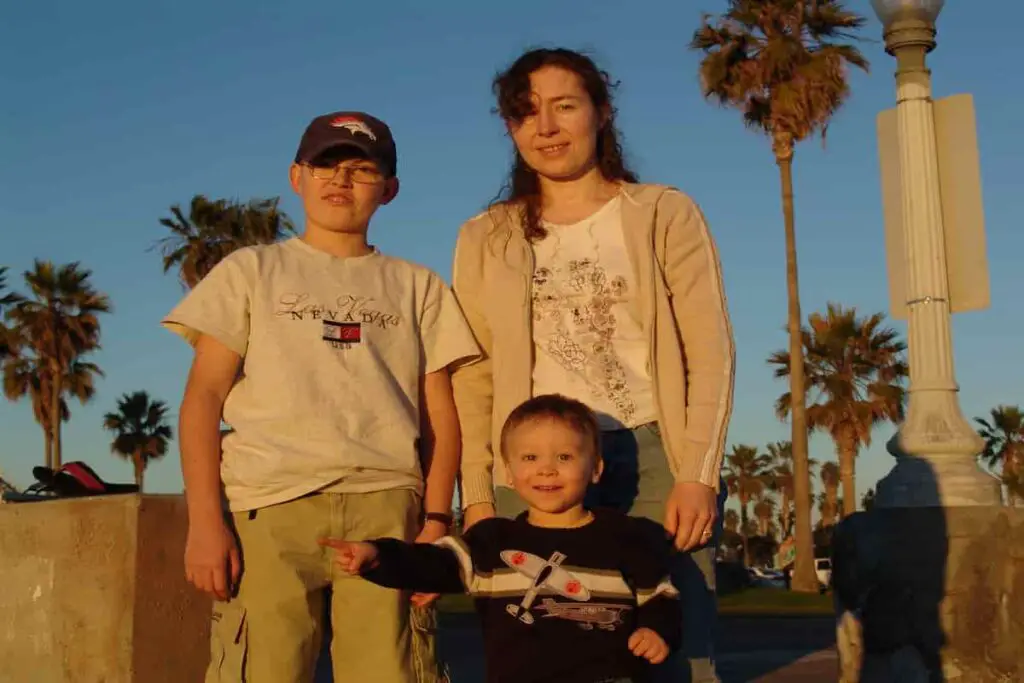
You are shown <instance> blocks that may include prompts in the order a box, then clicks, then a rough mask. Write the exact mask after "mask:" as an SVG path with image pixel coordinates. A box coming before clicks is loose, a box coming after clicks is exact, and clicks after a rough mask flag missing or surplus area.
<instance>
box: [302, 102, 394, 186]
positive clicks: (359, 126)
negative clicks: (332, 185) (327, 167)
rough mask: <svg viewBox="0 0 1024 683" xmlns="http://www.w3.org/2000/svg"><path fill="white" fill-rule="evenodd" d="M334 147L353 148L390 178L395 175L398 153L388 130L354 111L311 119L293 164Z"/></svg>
mask: <svg viewBox="0 0 1024 683" xmlns="http://www.w3.org/2000/svg"><path fill="white" fill-rule="evenodd" d="M334 147H354V148H356V149H358V150H359V151H360V152H362V153H363V154H365V155H366V156H367V157H369V158H370V159H373V160H374V161H376V162H377V163H378V164H380V165H381V167H382V170H383V171H384V172H386V173H388V174H390V175H392V176H394V175H397V172H398V150H397V149H396V148H395V139H394V138H393V137H392V136H391V129H390V128H388V126H387V124H386V123H384V122H383V121H381V120H380V119H378V118H374V117H373V116H370V115H369V114H365V113H363V112H358V111H338V112H334V113H333V114H324V115H323V116H318V117H316V118H315V119H313V120H312V121H311V122H310V123H309V125H308V126H307V127H306V132H305V133H303V134H302V140H301V141H299V149H298V151H297V152H296V153H295V163H297V164H301V163H309V162H311V161H313V160H314V159H316V158H317V157H318V156H320V155H321V154H323V153H324V152H326V151H327V150H329V149H332V148H334Z"/></svg>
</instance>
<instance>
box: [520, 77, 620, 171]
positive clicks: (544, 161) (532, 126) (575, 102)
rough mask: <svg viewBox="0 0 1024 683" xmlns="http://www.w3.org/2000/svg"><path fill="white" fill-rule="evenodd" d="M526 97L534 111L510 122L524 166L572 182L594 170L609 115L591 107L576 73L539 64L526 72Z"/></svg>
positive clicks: (588, 96)
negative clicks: (528, 82) (527, 84)
mask: <svg viewBox="0 0 1024 683" xmlns="http://www.w3.org/2000/svg"><path fill="white" fill-rule="evenodd" d="M530 101H531V102H532V103H533V113H532V114H530V115H529V116H527V117H525V118H524V119H523V120H522V121H519V122H516V121H509V123H508V129H509V133H510V134H511V135H512V140H513V141H514V142H515V144H516V148H517V149H518V150H519V154H520V155H522V157H523V159H524V160H525V161H526V163H527V165H529V166H530V168H532V169H533V170H535V171H536V172H537V173H539V174H540V175H541V176H542V177H546V178H549V179H552V180H571V179H573V178H578V177H580V176H582V175H583V174H585V173H586V172H587V171H589V170H590V169H592V168H593V167H594V166H595V165H596V164H597V136H598V132H599V131H600V129H601V127H602V126H603V125H604V121H605V119H606V118H607V117H606V116H605V114H604V113H603V112H600V111H598V109H597V108H596V107H595V106H594V103H593V101H591V99H590V95H589V94H587V91H586V90H585V89H584V87H583V82H582V80H581V79H580V77H579V76H578V75H576V74H575V73H573V72H572V71H569V70H567V69H563V68H561V67H557V66H545V67H541V68H540V69H538V70H536V71H534V72H533V73H532V74H530Z"/></svg>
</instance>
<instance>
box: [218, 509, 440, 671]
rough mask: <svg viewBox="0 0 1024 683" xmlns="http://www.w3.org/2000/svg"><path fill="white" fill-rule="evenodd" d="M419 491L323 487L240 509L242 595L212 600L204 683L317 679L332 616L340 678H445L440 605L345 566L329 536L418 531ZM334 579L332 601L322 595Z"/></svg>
mask: <svg viewBox="0 0 1024 683" xmlns="http://www.w3.org/2000/svg"><path fill="white" fill-rule="evenodd" d="M419 511H420V498H419V496H418V495H417V494H416V493H415V492H414V491H407V490H391V491H379V492H373V493H354V494H348V493H346V494H342V493H318V494H313V495H309V496H304V497H302V498H299V499H297V500H293V501H289V502H287V503H282V504H280V505H274V506H271V507H267V508H262V509H260V510H257V511H254V512H239V513H234V515H233V521H234V524H235V528H236V530H237V534H238V539H239V544H240V547H241V551H242V565H243V571H242V579H241V582H240V585H239V590H238V596H237V598H235V599H233V600H231V601H230V602H226V603H222V602H218V603H215V604H214V608H213V621H212V624H211V634H210V636H211V638H210V640H211V660H210V666H209V668H208V670H207V675H206V683H313V680H314V671H315V670H316V664H317V659H318V658H319V656H320V652H321V646H322V638H323V632H324V623H323V621H324V619H323V617H324V615H325V614H328V613H329V615H330V620H331V624H330V625H331V630H332V632H333V634H332V638H331V641H332V642H331V644H330V647H331V661H332V664H333V673H334V681H335V683H350V682H351V683H356V682H359V683H374V682H378V681H379V682H380V683H442V682H443V681H444V680H445V679H444V677H443V676H442V675H440V674H439V670H438V665H437V663H436V660H435V656H434V652H435V650H434V647H435V646H434V635H435V631H436V617H435V615H434V612H433V608H430V609H428V610H420V609H414V608H411V606H410V604H409V595H408V594H407V593H405V592H400V591H395V590H390V589H386V588H381V587H379V586H376V585H374V584H372V583H370V582H368V581H365V580H363V579H361V578H359V577H353V576H349V575H347V574H345V573H344V572H341V571H340V570H338V569H337V568H336V567H335V566H334V563H333V556H332V552H333V551H331V550H330V549H327V548H322V547H320V545H319V544H318V540H319V539H320V538H324V537H336V538H345V539H349V540H366V539H369V538H379V537H393V538H405V539H409V540H411V539H412V538H414V537H415V535H416V533H417V531H418V526H419V521H418V520H419ZM327 588H330V589H331V593H330V595H331V596H332V598H331V604H330V606H329V609H328V606H327V605H325V604H324V601H325V594H326V590H325V589H327Z"/></svg>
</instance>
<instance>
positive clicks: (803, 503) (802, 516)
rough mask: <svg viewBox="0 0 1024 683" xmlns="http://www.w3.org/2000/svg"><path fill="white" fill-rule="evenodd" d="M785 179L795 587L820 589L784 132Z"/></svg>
mask: <svg viewBox="0 0 1024 683" xmlns="http://www.w3.org/2000/svg"><path fill="white" fill-rule="evenodd" d="M772 143H773V144H772V147H773V151H774V152H775V162H776V163H777V164H778V166H779V176H780V178H781V181H782V214H783V218H784V221H785V225H786V289H787V292H788V295H789V297H788V298H789V393H790V397H791V401H792V403H791V406H790V425H791V427H792V436H791V439H790V440H791V441H792V442H793V498H794V503H795V504H794V507H795V508H796V510H795V515H796V519H795V527H796V528H795V532H796V533H795V534H794V536H795V539H794V540H795V544H796V561H795V562H794V564H793V580H792V584H791V587H792V589H793V590H794V591H800V592H806V593H811V592H816V591H817V590H818V581H817V579H816V578H815V576H814V537H813V535H812V532H811V506H810V495H811V468H810V462H809V457H810V455H809V453H808V444H807V397H806V388H805V386H804V349H803V338H802V336H801V334H800V327H801V322H802V319H801V316H800V286H799V278H798V276H797V268H796V226H795V219H794V213H793V138H792V136H790V135H788V134H785V133H780V134H777V135H776V136H775V137H774V139H773V141H772Z"/></svg>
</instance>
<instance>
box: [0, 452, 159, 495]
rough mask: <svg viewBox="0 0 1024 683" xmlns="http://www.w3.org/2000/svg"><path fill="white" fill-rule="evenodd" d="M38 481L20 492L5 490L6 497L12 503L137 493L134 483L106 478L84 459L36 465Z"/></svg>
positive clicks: (34, 473)
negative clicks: (116, 482)
mask: <svg viewBox="0 0 1024 683" xmlns="http://www.w3.org/2000/svg"><path fill="white" fill-rule="evenodd" d="M32 474H33V476H35V478H36V483H34V484H32V485H31V486H29V487H28V488H27V489H25V490H24V491H21V492H15V491H4V493H3V499H4V500H5V501H7V502H9V503H31V502H36V501H41V500H58V499H62V498H81V497H83V496H108V495H114V494H120V493H138V492H139V487H138V486H136V485H135V484H112V483H110V482H107V481H104V480H103V478H102V477H100V476H99V475H98V474H96V472H95V470H93V469H92V468H91V467H89V466H88V465H86V464H85V463H84V462H78V461H75V462H69V463H65V464H63V465H61V467H60V468H58V469H56V470H54V469H51V468H49V467H43V466H38V467H33V468H32Z"/></svg>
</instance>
